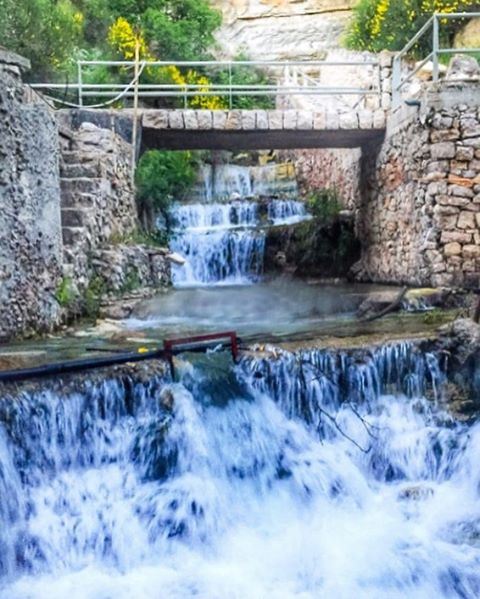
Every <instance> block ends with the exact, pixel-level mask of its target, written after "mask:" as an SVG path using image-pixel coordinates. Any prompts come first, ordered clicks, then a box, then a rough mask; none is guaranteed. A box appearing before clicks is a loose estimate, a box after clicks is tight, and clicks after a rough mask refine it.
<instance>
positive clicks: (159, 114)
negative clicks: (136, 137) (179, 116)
mask: <svg viewBox="0 0 480 599" xmlns="http://www.w3.org/2000/svg"><path fill="white" fill-rule="evenodd" d="M169 112H170V111H169V110H145V111H144V112H143V121H142V125H143V127H145V128H146V129H168V113H169Z"/></svg>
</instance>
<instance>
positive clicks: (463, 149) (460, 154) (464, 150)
mask: <svg viewBox="0 0 480 599" xmlns="http://www.w3.org/2000/svg"><path fill="white" fill-rule="evenodd" d="M474 154H475V150H474V149H473V148H472V147H471V146H458V145H457V152H456V154H455V159H456V160H464V161H465V160H467V161H468V160H472V159H473V157H474Z"/></svg>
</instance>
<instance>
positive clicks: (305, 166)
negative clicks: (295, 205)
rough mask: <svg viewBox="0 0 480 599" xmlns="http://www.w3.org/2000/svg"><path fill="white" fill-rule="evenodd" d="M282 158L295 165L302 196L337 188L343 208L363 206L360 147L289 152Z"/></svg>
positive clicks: (350, 208) (349, 208)
mask: <svg viewBox="0 0 480 599" xmlns="http://www.w3.org/2000/svg"><path fill="white" fill-rule="evenodd" d="M280 155H281V157H282V158H285V159H287V160H291V161H292V163H293V164H294V165H295V170H296V173H297V181H298V186H299V191H300V194H301V195H303V196H307V195H308V194H309V193H310V192H311V191H314V190H316V189H326V188H329V189H336V190H337V192H338V196H339V198H340V199H341V201H342V203H343V206H344V208H345V209H347V210H354V209H355V208H356V207H357V206H358V205H359V203H360V158H361V150H360V148H355V149H352V150H349V149H338V150H290V151H287V152H282V153H281V154H280Z"/></svg>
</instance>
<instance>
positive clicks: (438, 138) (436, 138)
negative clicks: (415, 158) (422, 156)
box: [430, 129, 460, 144]
mask: <svg viewBox="0 0 480 599" xmlns="http://www.w3.org/2000/svg"><path fill="white" fill-rule="evenodd" d="M457 139H460V131H459V130H458V129H433V130H432V132H431V133H430V141H431V142H432V143H434V144H436V143H439V142H443V141H456V140H457Z"/></svg>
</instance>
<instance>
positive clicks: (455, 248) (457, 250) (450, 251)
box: [443, 241, 462, 256]
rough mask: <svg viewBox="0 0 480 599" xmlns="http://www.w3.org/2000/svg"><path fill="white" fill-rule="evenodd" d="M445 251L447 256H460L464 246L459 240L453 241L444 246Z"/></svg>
mask: <svg viewBox="0 0 480 599" xmlns="http://www.w3.org/2000/svg"><path fill="white" fill-rule="evenodd" d="M443 252H444V254H445V256H458V255H460V254H461V253H462V246H461V245H460V244H459V243H458V242H457V241H452V242H450V243H447V244H446V245H445V246H444V248H443Z"/></svg>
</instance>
